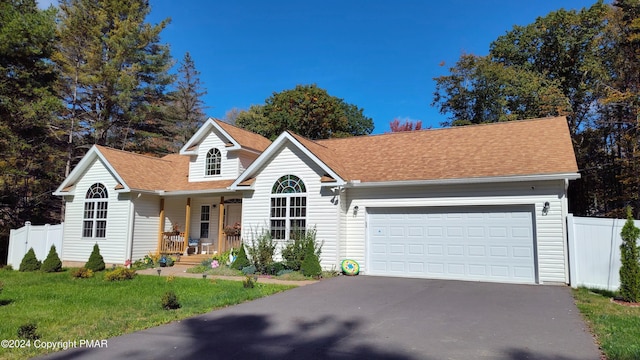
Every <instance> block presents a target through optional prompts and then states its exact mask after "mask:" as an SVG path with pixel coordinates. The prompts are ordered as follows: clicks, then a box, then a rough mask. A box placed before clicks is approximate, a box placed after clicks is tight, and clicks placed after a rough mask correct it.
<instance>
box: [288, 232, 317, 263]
mask: <svg viewBox="0 0 640 360" xmlns="http://www.w3.org/2000/svg"><path fill="white" fill-rule="evenodd" d="M322 245H323V243H318V242H317V241H316V229H315V228H314V229H309V230H307V231H306V232H302V231H295V232H294V233H293V238H292V239H291V240H289V242H288V243H287V245H286V246H285V247H284V248H283V249H282V258H283V259H284V265H285V266H286V267H287V268H288V269H291V270H294V271H298V270H300V268H301V267H302V262H303V261H304V257H305V255H306V253H307V247H312V248H313V249H314V250H315V254H316V256H317V257H318V258H320V254H321V253H322Z"/></svg>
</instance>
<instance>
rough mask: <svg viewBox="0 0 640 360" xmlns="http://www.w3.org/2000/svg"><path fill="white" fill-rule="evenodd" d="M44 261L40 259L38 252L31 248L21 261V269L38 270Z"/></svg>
mask: <svg viewBox="0 0 640 360" xmlns="http://www.w3.org/2000/svg"><path fill="white" fill-rule="evenodd" d="M41 266H42V263H41V262H40V260H38V259H37V258H36V252H35V251H33V248H30V249H29V251H27V253H26V254H25V255H24V257H23V258H22V261H21V262H20V269H19V270H20V271H38V270H40V267H41Z"/></svg>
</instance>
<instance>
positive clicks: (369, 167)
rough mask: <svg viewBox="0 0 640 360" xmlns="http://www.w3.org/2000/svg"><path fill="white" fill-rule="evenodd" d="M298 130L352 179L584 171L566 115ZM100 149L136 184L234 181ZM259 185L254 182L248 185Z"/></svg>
mask: <svg viewBox="0 0 640 360" xmlns="http://www.w3.org/2000/svg"><path fill="white" fill-rule="evenodd" d="M216 122H218V124H219V125H220V126H221V127H222V128H223V129H224V130H225V131H227V132H228V133H229V135H231V136H232V137H233V138H234V139H235V140H236V141H238V142H239V143H240V144H241V146H243V147H245V146H247V147H251V148H254V149H256V150H258V148H259V149H261V150H260V151H263V150H264V149H266V147H267V146H268V144H270V143H271V142H270V141H269V140H267V139H266V138H263V137H262V136H260V135H256V134H253V133H250V132H248V131H246V130H242V129H239V128H236V127H235V126H232V125H229V124H226V123H222V122H220V121H218V120H216ZM290 134H291V136H293V137H294V138H295V139H296V140H297V141H298V142H300V144H301V145H302V146H304V147H305V148H307V149H308V150H309V151H310V152H312V153H313V154H315V155H316V156H317V157H318V158H319V159H320V161H322V162H323V163H325V164H326V165H327V166H328V167H329V168H331V169H332V170H333V171H334V172H335V173H336V174H338V175H339V176H340V177H341V178H342V179H344V180H360V181H361V182H381V181H411V180H444V179H468V178H482V177H497V176H518V175H544V174H564V173H577V172H578V166H577V164H576V159H575V155H574V152H573V147H572V144H571V137H570V135H569V129H568V126H567V121H566V118H564V117H555V118H545V119H533V120H521V121H513V122H506V123H496V124H488V125H474V126H464V127H454V128H446V129H434V130H423V131H413V132H399V133H391V134H383V135H373V136H360V137H352V138H341V139H328V140H317V141H312V140H309V139H307V138H304V137H302V136H300V135H296V134H293V133H290ZM254 135H255V136H254ZM256 136H257V137H256ZM267 143H268V144H267ZM96 147H97V149H98V150H99V151H100V152H101V153H102V154H103V155H104V157H105V158H106V159H107V161H109V163H110V164H111V165H112V166H113V167H114V169H115V170H116V172H117V173H118V174H119V175H120V176H121V177H122V179H123V180H124V182H125V183H126V185H127V186H129V187H130V188H132V189H137V190H149V191H155V190H164V191H197V190H220V189H225V188H227V187H228V186H230V185H231V184H232V183H233V180H219V181H203V182H191V183H190V182H189V181H188V180H189V179H188V174H189V157H188V156H183V155H179V154H171V155H167V156H165V157H163V158H156V157H152V156H146V155H139V154H134V153H130V152H126V151H121V150H116V149H112V148H107V147H104V146H96ZM251 182H252V180H251V179H249V180H247V181H246V184H245V183H243V185H248V184H250V183H251Z"/></svg>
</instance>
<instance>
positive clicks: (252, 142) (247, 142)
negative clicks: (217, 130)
mask: <svg viewBox="0 0 640 360" xmlns="http://www.w3.org/2000/svg"><path fill="white" fill-rule="evenodd" d="M213 121H215V122H216V124H218V125H219V126H220V127H221V128H222V129H223V130H224V131H226V132H227V133H228V134H229V135H231V137H232V138H233V139H234V140H236V141H237V142H238V143H239V144H240V146H242V147H243V148H249V149H253V150H257V151H259V152H263V151H264V150H265V149H266V148H268V147H269V145H271V140H269V139H267V138H266V137H264V136H262V135H258V134H256V133H253V132H251V131H248V130H245V129H241V128H239V127H237V126H233V125H231V124H228V123H226V122H224V121H221V120H218V119H214V120H213Z"/></svg>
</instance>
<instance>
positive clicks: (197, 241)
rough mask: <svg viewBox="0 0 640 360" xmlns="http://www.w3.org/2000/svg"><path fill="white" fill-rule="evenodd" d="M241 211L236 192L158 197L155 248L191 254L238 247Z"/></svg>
mask: <svg viewBox="0 0 640 360" xmlns="http://www.w3.org/2000/svg"><path fill="white" fill-rule="evenodd" d="M241 215H242V200H241V198H239V197H238V196H232V197H227V198H226V199H225V197H224V196H220V197H193V198H192V197H167V198H161V199H160V214H159V219H160V223H159V226H158V252H159V253H161V254H171V255H181V256H192V255H201V254H215V253H222V252H225V251H228V250H230V249H232V248H238V247H239V246H240V244H241V242H242V238H241V228H240V226H241V225H240V224H241V222H242V219H241ZM183 224H184V225H183Z"/></svg>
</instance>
